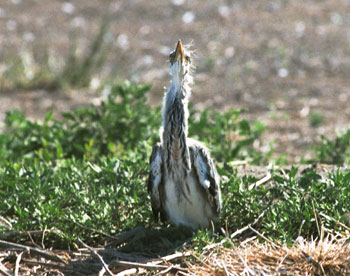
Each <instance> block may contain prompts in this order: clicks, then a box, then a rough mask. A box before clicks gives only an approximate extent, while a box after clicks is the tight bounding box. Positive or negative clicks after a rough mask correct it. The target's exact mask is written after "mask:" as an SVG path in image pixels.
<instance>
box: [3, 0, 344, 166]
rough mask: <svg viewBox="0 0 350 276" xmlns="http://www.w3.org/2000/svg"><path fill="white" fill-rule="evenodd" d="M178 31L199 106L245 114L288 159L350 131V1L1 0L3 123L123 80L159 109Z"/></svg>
mask: <svg viewBox="0 0 350 276" xmlns="http://www.w3.org/2000/svg"><path fill="white" fill-rule="evenodd" d="M178 39H181V40H182V41H183V42H184V43H185V44H189V43H191V44H192V45H193V46H192V49H193V50H195V58H194V63H195V64H196V72H195V76H194V77H195V78H194V79H195V85H194V87H193V94H192V98H191V101H192V103H193V105H194V108H196V109H204V108H211V109H217V110H228V109H243V110H245V112H244V113H243V117H245V118H247V119H248V120H259V121H261V122H263V123H264V124H265V125H266V126H267V130H266V131H265V132H264V141H266V143H267V144H273V147H274V148H275V151H276V154H286V155H287V158H288V160H289V161H295V162H297V161H298V156H305V157H307V154H308V151H309V150H310V145H311V144H314V143H317V142H318V139H319V135H321V134H323V135H325V136H326V137H328V138H332V137H334V136H335V135H336V132H337V131H341V130H344V129H347V128H349V122H350V107H349V101H350V1H348V0H324V1H321V0H303V1H301V0H293V1H288V0H275V1H268V0H260V1H255V0H241V1H229V0H226V1H204V0H191V1H189V0H187V1H186V0H172V1H161V0H158V1H156V0H147V1H142V0H129V1H106V0H90V1H86V0H76V1H72V2H68V1H58V0H46V1H39V0H2V1H1V2H0V129H1V126H3V121H4V119H5V116H6V111H7V110H10V109H13V108H18V109H20V110H21V111H23V112H24V113H25V114H26V115H27V116H29V117H30V118H33V119H40V118H42V117H43V114H44V113H45V112H48V111H49V110H50V109H51V108H53V110H54V114H55V116H57V117H59V116H60V115H59V114H60V113H61V112H62V111H68V110H71V109H73V108H76V107H79V106H85V105H88V104H90V103H93V104H96V105H98V104H99V103H100V102H101V99H103V98H104V97H105V96H106V95H107V94H108V88H109V87H110V84H111V83H112V82H118V81H122V80H124V79H128V80H130V81H132V82H137V83H149V84H151V85H152V88H151V92H150V94H149V97H148V100H149V103H150V104H151V105H152V106H158V105H159V104H160V103H161V101H162V97H163V94H164V91H165V89H164V87H167V86H168V84H169V80H170V78H169V75H168V55H169V53H170V51H171V50H172V49H173V48H174V47H175V45H176V42H177V40H178ZM257 146H258V145H257Z"/></svg>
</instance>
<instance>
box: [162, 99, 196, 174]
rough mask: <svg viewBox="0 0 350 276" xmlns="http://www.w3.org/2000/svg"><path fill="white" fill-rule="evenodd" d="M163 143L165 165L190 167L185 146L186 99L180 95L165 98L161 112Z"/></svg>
mask: <svg viewBox="0 0 350 276" xmlns="http://www.w3.org/2000/svg"><path fill="white" fill-rule="evenodd" d="M163 116H164V118H163V129H164V130H163V143H164V148H165V152H166V159H167V162H166V163H167V166H168V168H170V167H174V166H175V167H183V168H184V169H185V170H189V169H190V160H189V149H188V146H187V118H188V108H187V100H186V99H183V98H181V97H174V98H173V99H167V100H166V102H165V110H164V114H163Z"/></svg>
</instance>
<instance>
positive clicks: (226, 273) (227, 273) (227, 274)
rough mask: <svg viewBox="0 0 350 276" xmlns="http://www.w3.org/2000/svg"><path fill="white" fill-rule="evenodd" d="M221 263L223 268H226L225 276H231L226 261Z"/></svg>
mask: <svg viewBox="0 0 350 276" xmlns="http://www.w3.org/2000/svg"><path fill="white" fill-rule="evenodd" d="M221 263H222V266H223V268H224V271H225V275H226V276H229V275H230V273H229V272H228V270H227V267H226V264H225V261H224V260H221Z"/></svg>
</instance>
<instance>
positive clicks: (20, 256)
mask: <svg viewBox="0 0 350 276" xmlns="http://www.w3.org/2000/svg"><path fill="white" fill-rule="evenodd" d="M23 253H24V251H22V252H21V253H19V255H18V256H17V259H16V268H15V276H18V271H19V263H20V261H21V258H22V255H23Z"/></svg>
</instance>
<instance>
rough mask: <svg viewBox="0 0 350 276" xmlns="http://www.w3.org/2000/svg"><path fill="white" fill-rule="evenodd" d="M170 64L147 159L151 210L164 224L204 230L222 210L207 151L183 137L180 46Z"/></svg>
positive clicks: (184, 64) (184, 61)
mask: <svg viewBox="0 0 350 276" xmlns="http://www.w3.org/2000/svg"><path fill="white" fill-rule="evenodd" d="M170 62H171V65H170V74H171V76H172V82H171V85H170V87H169V89H168V91H167V93H166V94H165V97H164V103H163V126H162V128H161V143H160V144H157V145H156V146H155V147H154V149H153V152H152V155H151V158H150V176H149V181H148V191H149V192H150V193H151V199H152V210H153V213H154V215H155V216H156V217H157V218H158V216H159V214H160V217H161V220H162V221H165V220H170V221H171V222H172V223H173V224H175V225H185V226H189V227H191V228H193V229H197V228H207V227H209V226H210V223H211V221H213V220H215V219H216V218H217V216H218V214H219V212H220V210H221V194H220V187H219V182H220V179H219V176H218V174H217V172H216V169H215V166H214V164H213V161H212V159H211V158H210V156H209V153H208V150H207V149H206V148H205V146H204V145H203V144H201V143H200V142H198V141H196V140H194V139H191V138H188V137H187V132H188V127H187V121H188V107H187V106H188V98H189V96H190V93H191V91H190V87H189V84H191V83H192V77H191V76H190V74H189V70H190V68H191V63H190V59H189V56H187V55H186V56H185V52H184V50H183V48H182V45H181V42H180V41H179V43H178V45H177V48H176V50H175V51H174V52H173V53H172V54H171V55H170Z"/></svg>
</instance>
